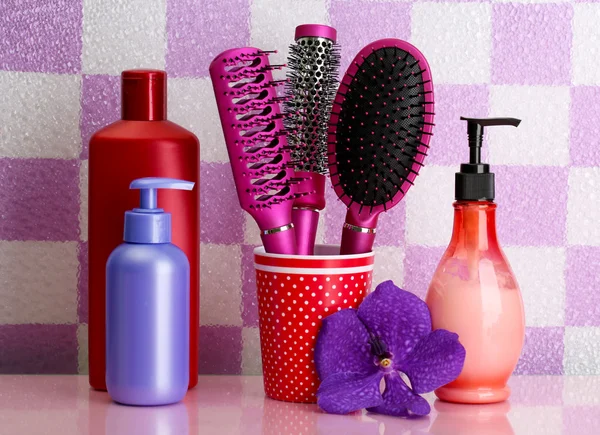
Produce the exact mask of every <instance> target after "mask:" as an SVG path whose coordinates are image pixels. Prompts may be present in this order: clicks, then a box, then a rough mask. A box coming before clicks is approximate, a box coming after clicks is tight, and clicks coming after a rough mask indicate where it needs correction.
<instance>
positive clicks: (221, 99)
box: [210, 47, 299, 254]
mask: <svg viewBox="0 0 600 435" xmlns="http://www.w3.org/2000/svg"><path fill="white" fill-rule="evenodd" d="M268 54H269V52H266V51H262V50H259V49H257V48H250V47H245V48H237V49H232V50H227V51H225V52H223V53H221V54H220V55H218V56H217V57H216V58H215V59H214V60H213V61H212V63H211V64H210V77H211V79H212V83H213V88H214V91H215V97H216V99H217V106H218V109H219V116H220V118H221V126H222V127H223V134H224V135H225V142H226V145H227V152H228V154H229V161H230V163H231V170H232V172H233V177H234V181H235V186H236V189H237V194H238V198H239V200H240V205H241V206H242V208H243V209H244V210H246V211H247V212H248V213H249V214H250V215H251V216H252V217H253V218H254V220H255V221H256V223H257V224H258V227H259V228H260V230H261V239H262V241H263V244H264V246H265V250H266V251H267V252H269V253H277V254H296V239H295V235H294V226H293V224H292V204H293V201H294V199H296V198H297V197H298V196H299V195H298V194H297V193H296V192H295V189H294V187H295V186H293V183H294V182H295V180H294V178H293V176H294V170H293V168H292V166H291V164H290V156H289V149H288V146H287V141H286V138H285V131H284V127H283V121H282V114H281V111H280V108H279V103H280V102H281V98H279V97H277V87H278V85H280V84H281V83H280V82H276V81H274V80H273V75H272V73H271V71H272V70H273V69H278V68H281V67H282V66H271V65H270V64H269V58H268Z"/></svg>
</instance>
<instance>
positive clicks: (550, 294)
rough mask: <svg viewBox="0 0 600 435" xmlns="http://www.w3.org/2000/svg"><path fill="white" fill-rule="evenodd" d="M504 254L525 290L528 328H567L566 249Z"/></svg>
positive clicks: (519, 249)
mask: <svg viewBox="0 0 600 435" xmlns="http://www.w3.org/2000/svg"><path fill="white" fill-rule="evenodd" d="M504 252H505V254H506V256H507V257H508V261H509V263H510V265H511V267H512V269H513V272H514V273H515V275H516V277H517V282H518V283H519V286H520V288H521V294H522V295H523V303H524V305H525V321H526V324H527V326H563V325H564V323H565V274H564V268H565V250H564V248H538V247H525V246H514V247H506V248H505V249H504Z"/></svg>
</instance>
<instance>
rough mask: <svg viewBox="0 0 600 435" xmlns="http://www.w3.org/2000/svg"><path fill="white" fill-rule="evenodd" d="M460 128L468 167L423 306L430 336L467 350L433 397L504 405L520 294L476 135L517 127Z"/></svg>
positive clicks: (516, 350)
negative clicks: (446, 333) (453, 339)
mask: <svg viewBox="0 0 600 435" xmlns="http://www.w3.org/2000/svg"><path fill="white" fill-rule="evenodd" d="M461 119H462V120H465V121H467V122H468V135H469V149H470V161H469V163H466V164H462V165H461V167H460V172H458V173H457V174H456V186H455V189H456V190H455V193H456V195H455V197H456V202H455V203H454V229H453V233H452V239H451V241H450V245H449V246H448V249H446V252H445V253H444V256H443V257H442V260H441V261H440V264H439V265H438V267H437V270H436V271H435V274H434V276H433V280H432V281H431V284H430V286H429V290H428V292H427V297H426V302H427V304H428V305H429V309H430V311H431V318H432V323H433V328H434V329H439V328H444V329H447V330H450V331H453V332H456V333H457V334H458V335H459V337H460V342H461V343H462V345H463V346H464V347H465V349H466V350H467V356H466V359H465V365H464V368H463V370H462V372H461V374H460V375H459V377H458V378H457V379H456V380H455V381H453V382H451V383H450V384H448V385H446V386H444V387H442V388H439V389H437V390H436V391H435V394H436V396H437V397H439V398H440V399H441V400H445V401H448V402H457V403H494V402H501V401H503V400H506V399H507V398H508V396H509V395H510V388H509V387H508V386H507V385H506V382H507V381H508V378H509V377H510V375H511V373H512V372H513V370H514V368H515V366H516V365H517V361H518V360H519V356H520V354H521V349H522V347H523V340H524V334H525V316H524V311H523V301H522V298H521V291H520V290H519V285H518V284H517V281H516V279H515V276H514V274H513V271H512V270H511V268H510V265H509V264H508V261H507V259H506V257H505V256H504V253H503V252H502V249H501V248H500V245H499V244H498V239H497V236H496V204H495V203H494V202H493V199H494V174H493V173H491V172H490V169H489V165H488V164H482V163H481V145H482V139H483V129H484V127H487V126H494V125H512V126H515V127H516V126H518V125H519V123H520V122H521V121H520V120H518V119H514V118H490V119H472V118H461Z"/></svg>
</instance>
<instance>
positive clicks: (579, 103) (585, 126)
mask: <svg viewBox="0 0 600 435" xmlns="http://www.w3.org/2000/svg"><path fill="white" fill-rule="evenodd" d="M570 119H571V140H570V143H571V162H572V163H573V164H574V165H576V166H600V152H598V150H599V149H600V123H599V122H598V119H600V87H597V86H576V87H573V88H571V116H570Z"/></svg>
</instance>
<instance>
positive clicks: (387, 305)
mask: <svg viewBox="0 0 600 435" xmlns="http://www.w3.org/2000/svg"><path fill="white" fill-rule="evenodd" d="M465 354H466V353H465V348H464V347H463V346H462V345H461V344H460V343H459V341H458V335H457V334H454V333H452V332H449V331H446V330H444V329H438V330H436V331H433V332H432V331H431V315H430V313H429V308H428V307H427V304H425V302H423V301H422V300H421V299H419V298H418V297H417V296H415V295H414V294H412V293H409V292H407V291H405V290H402V289H401V288H399V287H396V286H395V285H394V283H393V282H392V281H385V282H383V283H381V284H379V285H378V286H377V288H376V289H375V290H374V291H373V292H372V293H371V294H369V295H368V296H367V297H366V298H365V300H364V301H363V302H362V304H361V305H360V306H359V307H358V310H354V309H346V310H342V311H338V312H337V313H335V314H332V315H331V316H329V317H326V318H325V319H323V325H322V327H321V330H320V331H319V336H318V337H317V344H316V347H315V365H316V369H317V374H318V375H319V378H320V379H321V386H320V387H319V390H318V392H317V403H318V405H319V407H321V409H323V410H324V411H326V412H329V413H332V414H347V413H350V412H354V411H357V410H359V409H363V408H367V409H368V410H369V411H370V412H376V413H379V414H387V415H395V416H410V415H427V414H429V411H430V410H431V408H430V406H429V403H428V402H427V401H426V400H425V399H424V398H422V397H421V396H419V394H423V393H428V392H430V391H433V390H435V389H436V388H439V387H441V386H443V385H446V384H447V383H449V382H451V381H453V380H454V379H456V378H457V377H458V375H459V374H460V372H461V370H462V367H463V364H464V361H465ZM400 372H402V373H404V374H405V375H406V376H407V377H408V379H409V380H410V384H411V387H412V388H410V387H409V386H407V385H406V383H405V382H404V380H403V379H402V378H401V377H400ZM382 379H384V380H385V390H384V392H383V394H382V393H381V391H380V387H379V386H380V384H381V380H382Z"/></svg>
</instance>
